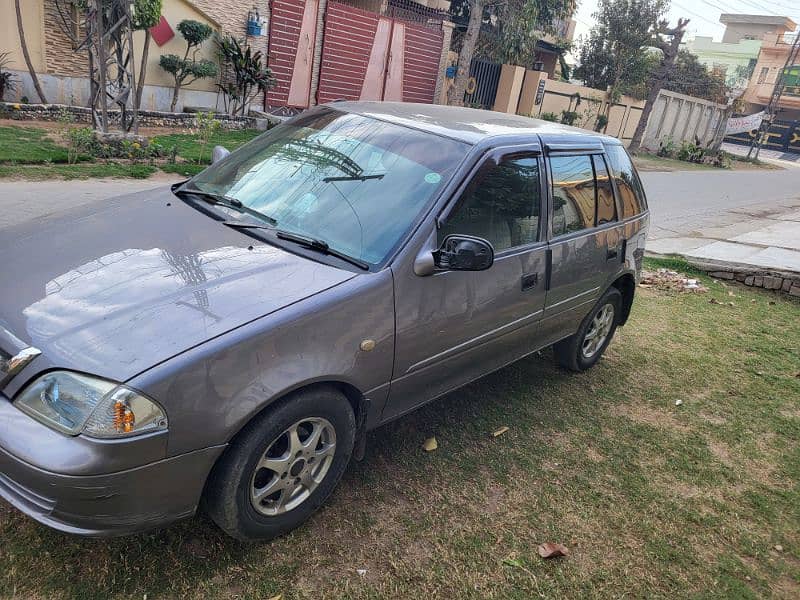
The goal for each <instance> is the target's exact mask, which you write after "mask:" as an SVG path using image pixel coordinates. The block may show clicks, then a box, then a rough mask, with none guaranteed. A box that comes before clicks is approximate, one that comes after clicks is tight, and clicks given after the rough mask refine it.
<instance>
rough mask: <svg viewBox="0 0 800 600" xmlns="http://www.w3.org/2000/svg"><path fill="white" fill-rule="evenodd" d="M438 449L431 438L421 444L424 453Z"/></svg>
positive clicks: (437, 445) (433, 438)
mask: <svg viewBox="0 0 800 600" xmlns="http://www.w3.org/2000/svg"><path fill="white" fill-rule="evenodd" d="M438 447H439V444H437V443H436V438H435V437H433V436H431V437H429V438H428V439H427V440H425V442H424V443H423V444H422V449H423V450H425V452H433V451H434V450H436V449H437V448H438Z"/></svg>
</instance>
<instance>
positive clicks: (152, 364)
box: [0, 102, 648, 540]
mask: <svg viewBox="0 0 800 600" xmlns="http://www.w3.org/2000/svg"><path fill="white" fill-rule="evenodd" d="M647 226H648V211H647V206H646V203H645V196H644V193H643V190H642V186H641V183H640V181H639V178H638V176H637V174H636V171H635V169H634V167H633V165H632V164H631V161H630V159H629V157H628V155H627V153H626V152H625V150H624V148H623V147H622V146H621V145H620V143H619V142H618V141H617V140H616V139H613V138H610V137H606V136H603V135H598V134H594V133H591V132H587V131H583V130H579V129H573V128H569V127H563V126H560V125H556V124H553V123H547V122H543V121H536V120H532V119H527V118H523V117H518V116H512V115H505V114H500V113H494V112H484V111H476V110H472V109H465V108H452V107H443V106H429V105H415V104H401V103H397V104H394V103H349V102H339V103H334V104H330V105H326V106H321V107H318V108H315V109H312V110H309V111H307V112H305V113H303V114H301V115H299V116H297V117H295V118H293V119H291V120H289V121H287V122H285V123H283V124H281V125H279V126H277V127H275V128H273V129H272V130H270V131H268V132H266V133H265V134H263V135H262V136H260V137H258V138H257V139H255V140H253V141H252V142H250V143H249V144H247V145H245V146H243V147H242V148H240V149H239V150H237V151H236V152H233V153H232V154H230V155H228V156H225V157H223V158H222V159H221V160H219V161H218V162H215V163H214V164H213V165H212V166H210V167H209V168H208V169H206V170H205V171H203V172H202V173H200V174H199V175H197V176H196V177H194V178H193V179H190V180H188V181H186V182H183V183H181V184H177V185H175V186H172V188H171V189H169V188H166V189H157V190H154V191H149V192H142V193H139V194H134V195H129V196H123V197H119V198H116V199H112V200H108V201H105V202H103V203H100V204H95V205H89V206H88V207H85V208H82V209H78V210H77V211H73V212H69V213H63V214H60V215H55V216H51V217H49V218H46V219H44V220H40V221H38V222H32V223H28V224H23V225H19V226H16V227H15V228H10V229H5V230H3V231H2V233H0V236H1V237H0V257H2V261H0V278H1V280H2V282H3V293H2V299H0V495H2V497H3V498H5V500H7V501H8V502H10V503H11V504H12V505H14V506H15V507H17V508H18V509H20V510H21V511H23V512H24V513H26V514H28V515H30V516H31V517H33V518H34V519H36V520H37V521H39V522H41V523H44V524H45V525H49V526H51V527H54V528H56V529H59V530H61V531H66V532H70V533H75V534H82V535H92V536H107V535H119V534H127V533H132V532H137V531H141V530H146V529H151V528H154V527H159V526H163V525H166V524H168V523H170V522H173V521H175V520H177V519H182V518H185V517H189V516H191V515H193V514H195V512H196V511H197V510H198V507H203V508H204V510H205V511H206V512H207V513H208V514H209V515H210V516H211V518H212V519H213V520H214V521H215V522H216V523H217V524H218V525H219V527H221V528H222V529H223V530H224V531H225V532H227V533H228V534H230V535H232V536H235V537H236V538H239V539H243V540H258V539H269V538H273V537H275V536H277V535H280V534H283V533H285V532H287V531H289V530H291V529H293V528H295V527H297V526H298V525H299V524H300V523H302V522H303V521H304V520H305V519H306V518H308V517H309V515H311V513H313V512H314V510H315V509H317V508H318V507H319V506H320V505H321V504H322V503H323V502H324V501H325V499H326V498H327V496H328V495H329V494H330V493H331V492H332V490H333V489H334V487H335V486H336V484H337V483H338V481H339V480H340V478H341V476H342V473H343V471H344V470H345V468H346V466H347V464H348V462H349V460H350V459H351V457H353V456H355V457H356V458H359V457H361V456H363V453H364V451H365V449H364V444H365V432H366V431H368V430H370V429H373V428H375V427H377V426H379V425H381V424H383V423H386V422H387V421H390V420H392V419H396V418H397V417H400V416H402V415H403V414H405V413H407V412H409V411H411V410H414V409H415V408H417V407H419V406H420V405H422V404H425V403H426V402H429V401H431V400H433V399H434V398H437V397H439V396H442V395H443V394H446V393H447V392H449V391H451V390H453V389H455V388H458V387H459V386H463V385H465V384H466V383H469V382H470V381H473V380H474V379H476V378H478V377H481V376H483V375H485V374H487V373H489V372H492V371H495V370H497V369H499V368H501V367H503V366H504V365H507V364H509V363H511V362H513V361H516V360H518V359H520V358H521V357H524V356H526V355H528V354H531V353H532V352H534V351H537V350H539V349H541V348H544V347H546V346H551V345H552V346H554V349H555V356H556V359H557V360H558V362H559V363H560V364H561V365H563V366H564V367H566V368H568V369H572V370H575V371H581V370H584V369H587V368H589V367H591V366H592V365H593V364H595V363H596V362H597V360H598V359H599V358H600V356H601V354H602V353H603V351H604V350H605V348H606V347H607V346H608V344H609V342H610V341H611V338H612V336H613V335H614V331H615V329H616V327H618V326H620V325H622V324H624V323H625V321H626V319H627V318H628V314H629V312H630V310H631V304H632V302H633V296H634V290H635V282H636V278H637V274H638V272H639V269H640V267H641V259H642V256H643V254H644V246H645V236H646V231H647Z"/></svg>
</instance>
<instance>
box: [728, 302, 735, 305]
mask: <svg viewBox="0 0 800 600" xmlns="http://www.w3.org/2000/svg"><path fill="white" fill-rule="evenodd" d="M728 306H736V305H735V304H734V303H733V302H728Z"/></svg>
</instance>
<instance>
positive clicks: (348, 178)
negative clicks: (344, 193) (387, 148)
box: [322, 173, 386, 183]
mask: <svg viewBox="0 0 800 600" xmlns="http://www.w3.org/2000/svg"><path fill="white" fill-rule="evenodd" d="M385 176H386V173H375V174H374V175H344V176H340V177H323V178H322V181H324V182H325V183H330V182H331V181H366V180H367V179H383V178H384V177H385Z"/></svg>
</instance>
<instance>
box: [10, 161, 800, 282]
mask: <svg viewBox="0 0 800 600" xmlns="http://www.w3.org/2000/svg"><path fill="white" fill-rule="evenodd" d="M642 179H644V182H645V187H646V188H647V193H648V198H649V201H650V208H651V211H652V222H651V232H650V242H649V244H648V248H649V249H650V250H651V251H654V252H658V253H677V254H684V255H686V256H690V257H695V258H702V259H709V260H718V261H733V262H739V263H744V264H751V265H755V266H763V267H774V268H779V269H785V270H793V271H797V272H800V168H798V167H796V166H794V165H790V166H789V168H787V169H785V170H776V171H762V170H754V171H735V172H731V171H674V172H669V173H665V172H645V173H642ZM172 181H175V179H174V178H170V177H162V178H160V179H156V180H153V179H150V180H146V181H137V180H122V179H120V180H96V181H45V182H24V181H16V182H0V228H2V227H5V226H8V225H11V224H13V223H16V222H20V221H24V220H28V219H33V218H37V217H41V216H44V215H47V214H51V213H54V212H57V211H59V210H63V209H66V208H70V207H73V206H79V205H81V204H85V203H88V202H92V201H94V200H97V199H102V198H106V197H110V196H114V195H119V194H125V193H130V192H134V191H138V190H144V189H148V188H153V187H158V186H161V185H168V184H169V183H170V182H172Z"/></svg>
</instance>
